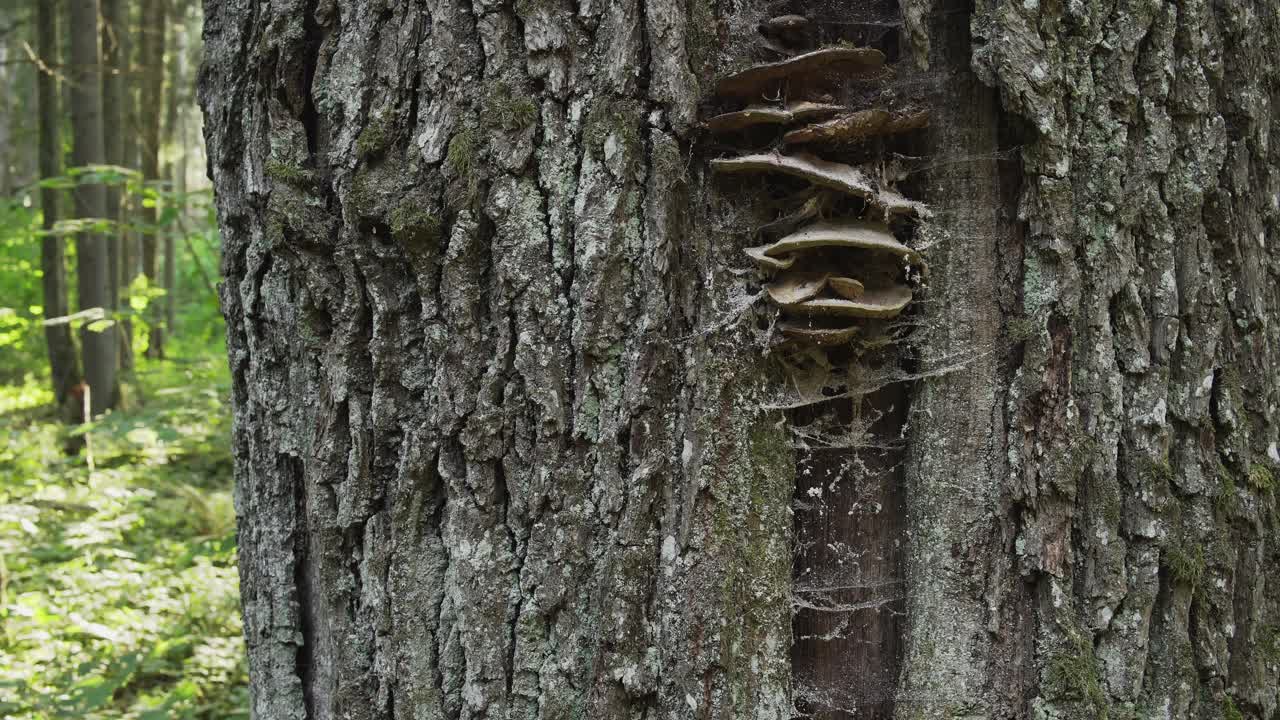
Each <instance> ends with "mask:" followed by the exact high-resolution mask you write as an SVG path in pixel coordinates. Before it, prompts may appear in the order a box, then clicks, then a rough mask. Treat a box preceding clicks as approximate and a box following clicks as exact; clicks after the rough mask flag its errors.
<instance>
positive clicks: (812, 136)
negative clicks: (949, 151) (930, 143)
mask: <svg viewBox="0 0 1280 720" xmlns="http://www.w3.org/2000/svg"><path fill="white" fill-rule="evenodd" d="M928 124H929V112H928V111H927V110H920V111H918V112H912V113H903V114H899V115H893V114H891V113H890V112H889V111H887V110H881V109H875V110H859V111H858V112H855V113H850V114H848V115H842V116H840V117H838V118H832V119H831V120H827V121H825V122H820V123H817V124H814V125H809V126H807V127H802V128H796V129H795V130H792V131H791V132H789V133H787V134H786V135H783V136H782V142H784V143H786V144H788V145H800V144H804V143H832V144H834V143H844V142H853V141H855V140H862V139H864V138H868V137H871V136H874V135H894V134H896V133H904V132H908V131H911V130H919V129H920V128H922V127H926V126H927V125H928Z"/></svg>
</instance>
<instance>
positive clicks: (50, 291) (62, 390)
mask: <svg viewBox="0 0 1280 720" xmlns="http://www.w3.org/2000/svg"><path fill="white" fill-rule="evenodd" d="M33 2H34V4H35V8H34V12H35V35H36V37H35V40H36V54H37V55H38V56H39V57H40V59H41V61H42V62H43V63H44V64H45V65H46V66H47V67H46V68H42V69H41V70H40V71H39V74H38V76H37V78H36V94H37V97H36V100H37V102H38V103H39V106H40V177H42V178H51V177H57V176H59V175H61V174H62V133H61V132H60V131H61V128H62V115H61V113H60V112H59V111H58V82H57V78H56V77H55V76H54V75H53V74H52V73H51V72H48V70H49V69H50V68H52V67H53V66H55V65H58V64H59V63H58V62H57V59H58V57H59V53H58V13H57V12H56V8H54V7H53V5H52V4H51V3H48V2H44V0H33ZM59 200H60V198H59V191H58V190H55V189H53V188H44V189H42V190H41V191H40V211H41V217H42V225H41V227H42V228H43V229H44V230H45V231H46V232H48V231H51V230H53V226H54V224H55V223H57V221H58V212H59V206H60V204H61V203H60V202H59ZM40 271H41V280H40V285H41V290H42V297H43V299H44V315H45V318H46V319H47V318H60V317H66V316H67V315H68V314H69V310H68V309H67V262H66V255H65V253H64V251H63V240H62V236H61V235H53V234H47V235H45V236H44V237H43V238H41V239H40ZM44 338H45V344H46V346H47V347H48V350H49V378H50V380H52V382H53V396H54V398H55V399H56V400H57V403H58V406H59V407H61V406H62V404H63V402H65V401H66V399H67V394H68V393H69V392H70V390H71V388H72V386H74V385H76V384H77V383H79V382H80V363H79V361H78V360H77V359H76V347H75V343H74V342H73V341H72V339H71V326H70V325H67V324H65V323H62V324H57V325H46V326H45V328H44Z"/></svg>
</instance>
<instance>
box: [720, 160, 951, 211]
mask: <svg viewBox="0 0 1280 720" xmlns="http://www.w3.org/2000/svg"><path fill="white" fill-rule="evenodd" d="M711 169H712V170H714V171H716V172H725V173H732V172H749V171H759V172H779V173H783V174H785V175H791V176H793V177H798V178H802V179H804V180H808V181H809V182H811V183H813V184H814V185H821V186H822V187H827V188H831V189H833V190H839V191H840V192H843V193H846V194H848V195H853V196H855V197H860V198H863V199H865V200H866V201H867V202H869V203H871V204H872V205H874V206H876V207H877V208H879V209H881V210H883V211H884V212H885V214H887V215H918V216H919V217H927V216H928V209H927V208H926V207H925V206H924V204H923V203H919V202H916V201H914V200H908V199H907V198H905V197H903V196H902V195H900V194H899V193H897V192H894V191H892V190H879V189H877V188H876V187H875V184H874V183H873V182H872V180H871V178H869V177H867V175H866V174H865V173H863V172H862V171H861V170H859V169H857V168H855V167H853V166H851V165H846V164H844V163H838V162H831V161H829V160H823V159H822V158H819V157H816V156H814V155H810V154H808V153H796V154H794V155H783V154H781V153H760V154H756V155H743V156H740V157H736V158H719V159H716V160H712V161H711Z"/></svg>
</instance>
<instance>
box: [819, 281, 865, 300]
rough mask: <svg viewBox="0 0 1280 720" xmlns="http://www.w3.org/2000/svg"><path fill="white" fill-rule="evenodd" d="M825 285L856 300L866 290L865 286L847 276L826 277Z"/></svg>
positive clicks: (843, 296) (847, 297)
mask: <svg viewBox="0 0 1280 720" xmlns="http://www.w3.org/2000/svg"><path fill="white" fill-rule="evenodd" d="M827 286H828V287H830V288H831V289H832V290H834V291H835V293H836V294H837V295H839V296H840V297H842V298H846V299H848V300H857V299H858V298H860V297H862V295H863V294H864V293H866V291H867V287H866V286H865V285H863V284H862V283H861V282H860V281H858V280H854V279H853V278H847V277H833V278H827Z"/></svg>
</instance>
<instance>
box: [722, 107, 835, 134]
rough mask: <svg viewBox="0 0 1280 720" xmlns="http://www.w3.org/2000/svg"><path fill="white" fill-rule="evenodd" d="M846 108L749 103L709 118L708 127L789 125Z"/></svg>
mask: <svg viewBox="0 0 1280 720" xmlns="http://www.w3.org/2000/svg"><path fill="white" fill-rule="evenodd" d="M843 109H844V108H843V107H841V106H840V105H833V104H831V103H817V102H809V101H807V100H805V101H801V102H794V103H789V104H787V105H786V106H783V107H778V106H775V105H748V106H747V107H746V108H744V109H742V110H735V111H734V112H728V113H723V114H721V115H716V116H715V117H713V118H711V119H710V120H707V122H706V126H707V129H708V130H710V131H712V132H732V131H735V130H745V129H746V128H749V127H754V126H756V125H789V124H791V123H797V122H804V121H806V120H817V119H820V118H824V117H829V116H831V115H834V114H836V113H838V112H840V111H841V110H843Z"/></svg>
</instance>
